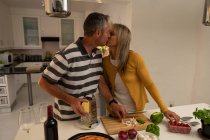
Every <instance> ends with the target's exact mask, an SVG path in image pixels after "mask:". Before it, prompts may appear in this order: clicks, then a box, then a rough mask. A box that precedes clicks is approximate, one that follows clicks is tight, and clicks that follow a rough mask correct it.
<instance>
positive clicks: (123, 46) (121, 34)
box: [113, 23, 131, 72]
mask: <svg viewBox="0 0 210 140" xmlns="http://www.w3.org/2000/svg"><path fill="white" fill-rule="evenodd" d="M113 31H114V33H115V35H116V36H117V39H118V41H117V42H118V43H117V50H116V58H117V59H118V60H119V64H118V70H119V72H125V69H126V65H127V62H128V54H129V50H130V42H131V32H130V30H129V28H128V27H126V26H125V25H122V24H117V23H115V24H113Z"/></svg>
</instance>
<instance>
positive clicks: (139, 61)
mask: <svg viewBox="0 0 210 140" xmlns="http://www.w3.org/2000/svg"><path fill="white" fill-rule="evenodd" d="M103 68H104V77H105V79H106V82H107V84H108V86H109V88H110V90H111V92H112V94H113V96H114V89H115V76H116V73H117V68H116V67H115V66H114V65H112V64H111V62H110V56H107V57H105V58H103ZM119 74H120V77H121V79H122V81H123V82H124V84H125V86H126V87H127V88H128V91H129V94H130V96H131V98H132V100H133V102H134V104H135V107H136V110H137V111H141V110H144V107H145V104H146V103H147V102H148V98H147V95H146V91H145V88H146V89H147V91H148V92H149V93H150V95H151V96H152V98H153V99H154V100H155V101H156V103H157V104H158V106H159V107H160V109H161V112H165V111H167V110H168V108H167V106H166V105H165V103H164V101H163V99H162V97H161V96H160V93H159V91H158V89H157V87H156V85H155V84H154V82H153V81H152V79H151V77H150V75H149V72H148V70H147V68H146V65H145V63H144V60H143V58H142V57H141V56H140V55H139V54H137V53H135V52H134V51H130V52H129V58H128V63H127V66H126V70H125V73H124V74H123V73H120V72H119Z"/></svg>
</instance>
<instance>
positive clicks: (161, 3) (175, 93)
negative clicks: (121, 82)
mask: <svg viewBox="0 0 210 140" xmlns="http://www.w3.org/2000/svg"><path fill="white" fill-rule="evenodd" d="M203 7H204V0H199V1H198V0H185V1H183V0H155V1H154V0H133V1H132V8H133V9H132V22H131V23H132V34H133V41H132V49H134V50H136V51H137V52H139V53H140V54H141V55H142V56H143V57H144V59H145V62H146V64H147V66H148V69H149V71H150V73H151V75H152V77H153V80H154V81H155V83H156V85H157V86H158V88H159V90H160V92H161V95H162V97H163V98H164V99H165V101H166V103H167V105H169V104H170V103H172V104H174V105H183V104H189V103H192V102H193V103H198V102H206V103H210V94H209V93H208V92H209V89H208V87H209V85H210V76H209V75H210V74H209V71H210V70H209V69H210V58H208V57H210V56H209V53H210V41H209V37H210V27H204V26H203V25H202V24H201V21H202V12H203ZM150 101H151V103H150V104H149V105H148V108H154V107H157V106H156V104H155V103H154V101H153V100H152V99H150Z"/></svg>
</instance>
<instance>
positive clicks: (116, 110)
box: [110, 103, 127, 120]
mask: <svg viewBox="0 0 210 140" xmlns="http://www.w3.org/2000/svg"><path fill="white" fill-rule="evenodd" d="M110 107H111V108H112V115H113V116H116V117H118V118H119V119H120V120H121V119H122V118H125V117H126V114H127V111H126V109H125V108H124V107H123V106H121V105H119V104H116V103H112V104H111V105H110Z"/></svg>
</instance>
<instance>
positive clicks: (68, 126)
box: [15, 103, 209, 140]
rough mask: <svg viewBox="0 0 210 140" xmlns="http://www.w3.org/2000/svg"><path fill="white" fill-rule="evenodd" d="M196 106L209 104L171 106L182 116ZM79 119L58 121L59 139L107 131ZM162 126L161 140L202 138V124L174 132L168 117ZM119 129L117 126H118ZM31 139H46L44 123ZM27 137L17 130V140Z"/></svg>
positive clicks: (190, 114)
mask: <svg viewBox="0 0 210 140" xmlns="http://www.w3.org/2000/svg"><path fill="white" fill-rule="evenodd" d="M196 107H198V108H209V105H208V104H206V103H200V104H191V105H183V106H176V107H171V108H170V110H172V111H174V112H176V113H178V114H179V115H180V116H181V117H183V116H192V117H193V115H192V112H193V111H195V109H196ZM156 111H159V109H154V110H148V111H147V112H146V113H145V115H146V116H147V117H149V116H150V115H151V114H152V113H153V112H156ZM191 121H199V120H195V119H194V117H193V119H192V120H191ZM77 122H78V120H75V121H63V122H62V121H58V133H59V140H67V139H68V138H70V137H71V136H73V135H75V134H77V133H84V132H101V133H106V130H105V128H104V127H103V124H102V123H101V122H100V123H99V125H98V126H97V127H96V128H94V129H92V130H84V129H81V128H80V127H78V125H77V124H78V123H77ZM159 127H160V137H159V139H160V140H169V139H170V140H179V139H180V140H200V139H202V138H201V137H200V136H199V134H198V132H197V130H198V128H201V125H197V126H193V127H192V130H191V132H190V134H181V133H172V132H169V131H168V127H167V119H166V118H164V120H163V121H162V122H161V123H160V124H159ZM116 129H117V128H116ZM29 136H30V140H44V128H43V124H36V125H34V126H33V127H32V128H31V130H30V133H29ZM111 136H112V137H113V138H114V139H118V138H117V135H111ZM23 139H27V133H26V132H25V131H23V130H21V129H19V130H18V131H17V134H16V137H15V140H23Z"/></svg>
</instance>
